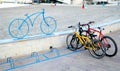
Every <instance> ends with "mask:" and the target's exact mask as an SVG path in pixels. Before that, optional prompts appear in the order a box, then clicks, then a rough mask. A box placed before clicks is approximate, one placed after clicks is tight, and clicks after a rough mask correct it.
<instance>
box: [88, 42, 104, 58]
mask: <svg viewBox="0 0 120 71" xmlns="http://www.w3.org/2000/svg"><path fill="white" fill-rule="evenodd" d="M92 42H93V43H92V44H89V48H88V50H89V52H90V54H91V55H92V56H93V57H95V58H97V59H100V58H103V57H104V56H105V51H106V49H105V47H104V45H103V44H102V42H101V41H99V40H93V41H92Z"/></svg>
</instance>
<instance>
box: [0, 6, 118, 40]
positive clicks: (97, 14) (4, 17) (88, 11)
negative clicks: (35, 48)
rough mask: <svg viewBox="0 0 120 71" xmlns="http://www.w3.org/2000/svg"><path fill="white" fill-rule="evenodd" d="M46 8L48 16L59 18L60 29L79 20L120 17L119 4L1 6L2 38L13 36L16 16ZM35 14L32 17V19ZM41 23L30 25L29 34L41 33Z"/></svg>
mask: <svg viewBox="0 0 120 71" xmlns="http://www.w3.org/2000/svg"><path fill="white" fill-rule="evenodd" d="M42 8H44V9H45V15H46V16H52V17H54V18H55V19H56V20H57V25H58V26H57V29H56V31H55V32H58V31H66V30H69V29H68V28H67V27H68V26H69V25H76V24H77V23H78V22H79V21H80V22H81V23H87V22H88V21H95V22H96V23H95V24H102V23H106V22H111V21H114V20H117V19H120V7H119V6H105V7H103V6H87V8H85V9H82V8H81V6H70V5H68V6H67V5H60V6H59V5H57V6H54V7H53V6H51V5H29V6H22V7H14V8H0V34H1V35H0V40H3V39H9V38H12V37H11V36H10V35H9V33H8V25H9V23H10V22H11V21H12V20H13V19H14V18H18V17H19V18H25V16H24V14H26V13H28V14H32V13H34V12H40V11H41V9H42ZM33 18H34V16H33V17H32V19H33ZM39 26H40V25H39V24H38V23H35V24H34V27H31V26H30V33H29V34H28V36H29V35H35V34H41V31H40V29H39Z"/></svg>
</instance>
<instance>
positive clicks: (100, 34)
mask: <svg viewBox="0 0 120 71" xmlns="http://www.w3.org/2000/svg"><path fill="white" fill-rule="evenodd" d="M91 30H92V31H94V32H97V33H99V36H98V39H99V40H101V38H102V37H104V35H103V33H102V31H101V30H100V31H99V30H96V29H93V28H88V31H91Z"/></svg>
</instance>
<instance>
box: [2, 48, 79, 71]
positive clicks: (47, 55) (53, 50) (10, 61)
mask: <svg viewBox="0 0 120 71" xmlns="http://www.w3.org/2000/svg"><path fill="white" fill-rule="evenodd" d="M66 50H68V49H67V48H63V49H57V48H53V47H51V48H50V51H49V52H46V53H43V54H40V53H38V52H32V53H31V55H30V56H27V57H24V58H19V59H13V58H12V57H8V58H7V60H6V61H5V62H2V63H0V66H1V65H4V64H9V68H6V69H5V70H2V71H10V70H14V69H17V68H22V67H25V66H29V65H32V64H36V63H40V62H44V61H48V60H52V59H55V58H59V57H62V56H67V55H70V54H74V53H77V52H80V50H76V51H70V50H68V52H67V53H64V54H62V52H63V51H66ZM53 53H54V56H50V54H53ZM40 57H43V58H44V59H41V58H40ZM30 58H35V60H34V61H31V62H29V63H26V64H20V65H15V63H16V62H20V61H25V60H29V59H30Z"/></svg>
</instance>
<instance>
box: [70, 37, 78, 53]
mask: <svg viewBox="0 0 120 71" xmlns="http://www.w3.org/2000/svg"><path fill="white" fill-rule="evenodd" d="M77 48H78V38H77V37H76V36H75V35H73V37H72V39H71V41H70V47H69V50H71V51H75V50H77Z"/></svg>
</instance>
